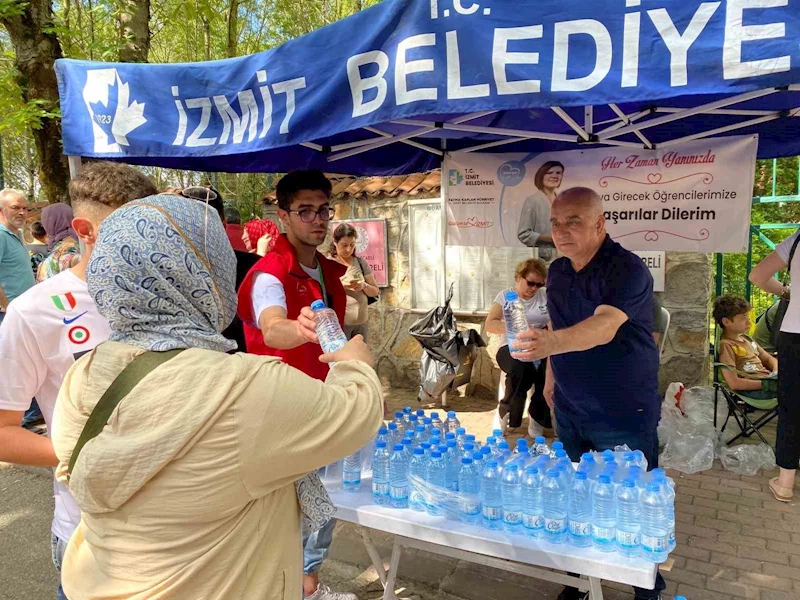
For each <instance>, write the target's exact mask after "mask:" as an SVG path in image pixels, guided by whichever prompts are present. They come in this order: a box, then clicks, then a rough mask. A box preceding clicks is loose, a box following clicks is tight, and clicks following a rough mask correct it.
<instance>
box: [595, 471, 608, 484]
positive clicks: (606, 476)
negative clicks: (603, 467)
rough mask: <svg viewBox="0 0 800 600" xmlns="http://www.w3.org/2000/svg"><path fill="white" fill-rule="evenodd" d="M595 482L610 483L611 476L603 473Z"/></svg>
mask: <svg viewBox="0 0 800 600" xmlns="http://www.w3.org/2000/svg"><path fill="white" fill-rule="evenodd" d="M597 481H598V482H599V483H611V476H610V475H606V474H605V473H603V474H602V475H600V477H598V478H597Z"/></svg>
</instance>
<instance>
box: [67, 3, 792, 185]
mask: <svg viewBox="0 0 800 600" xmlns="http://www.w3.org/2000/svg"><path fill="white" fill-rule="evenodd" d="M798 39H800V0H720V1H716V2H700V1H697V0H685V1H682V2H675V1H673V0H647V1H646V2H642V0H591V1H589V2H587V1H586V0H386V1H384V2H382V3H380V4H378V5H376V6H373V7H372V8H370V9H367V10H364V11H362V12H360V13H358V14H356V15H353V16H352V17H349V18H347V19H344V20H342V21H339V22H337V23H334V24H332V25H329V26H327V27H325V28H322V29H319V30H317V31H314V32H313V33H311V34H309V35H306V36H304V37H302V38H298V39H296V40H292V41H290V42H288V43H286V44H283V45H282V46H279V47H277V48H274V49H272V50H269V51H266V52H261V53H258V54H254V55H250V56H244V57H240V58H234V59H227V60H221V61H214V62H205V63H189V64H116V63H97V62H89V61H77V60H59V61H57V63H56V72H57V75H58V81H59V93H60V97H61V109H62V113H63V135H64V151H65V153H66V154H69V155H75V156H86V157H99V158H112V159H120V160H125V161H127V162H131V163H139V164H151V165H161V166H167V167H180V168H189V169H198V170H217V171H275V172H280V171H286V170H288V169H291V168H299V167H317V168H322V169H324V170H327V171H335V172H342V173H354V174H395V173H402V172H410V171H419V170H426V169H430V168H434V167H438V166H439V165H440V163H441V160H442V157H443V154H444V152H443V148H446V150H471V151H480V150H484V149H488V148H492V147H494V148H496V147H498V146H505V147H504V148H503V150H504V151H505V150H508V151H510V152H530V151H557V150H566V149H569V148H570V147H573V148H574V145H575V144H576V143H580V144H582V145H584V147H597V146H631V147H637V148H647V149H652V148H654V147H655V146H657V145H659V144H662V143H665V142H675V141H683V140H690V139H697V138H700V137H707V136H710V135H727V134H729V133H731V132H733V133H735V134H750V133H758V134H759V136H760V141H761V147H760V155H761V156H783V155H790V154H800V135H798V133H800V121H798V119H797V118H796V117H797V115H798V114H800V111H798V107H800V45H798V44H797V40H798Z"/></svg>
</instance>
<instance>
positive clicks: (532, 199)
mask: <svg viewBox="0 0 800 600" xmlns="http://www.w3.org/2000/svg"><path fill="white" fill-rule="evenodd" d="M563 180H564V165H563V164H561V163H560V162H558V161H556V160H548V161H547V162H546V163H544V164H543V165H542V166H541V167H539V170H538V171H536V175H535V176H534V178H533V183H534V185H535V186H536V192H534V193H533V194H532V195H530V196H528V197H527V198H526V199H525V204H523V205H522V213H520V216H519V228H518V229H517V238H518V239H519V241H520V242H522V243H523V244H525V245H526V246H528V247H530V248H533V247H537V248H539V255H540V257H541V258H543V259H546V260H547V259H549V258H550V255H551V254H552V252H553V249H554V246H553V236H552V234H551V231H550V207H551V206H552V204H553V201H554V200H555V199H556V196H557V195H558V189H559V188H560V187H561V183H562V182H563ZM545 254H547V256H545Z"/></svg>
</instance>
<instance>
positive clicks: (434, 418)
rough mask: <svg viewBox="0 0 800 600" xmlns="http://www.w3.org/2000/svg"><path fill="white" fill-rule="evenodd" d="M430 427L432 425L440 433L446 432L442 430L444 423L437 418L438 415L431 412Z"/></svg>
mask: <svg viewBox="0 0 800 600" xmlns="http://www.w3.org/2000/svg"><path fill="white" fill-rule="evenodd" d="M431 425H433V426H434V427H435V428H436V429H438V430H439V431H442V432H444V431H447V430H446V429H445V428H444V423H443V422H442V420H441V419H440V418H439V413H438V412H432V413H431Z"/></svg>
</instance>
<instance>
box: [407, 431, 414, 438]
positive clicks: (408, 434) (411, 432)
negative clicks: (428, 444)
mask: <svg viewBox="0 0 800 600" xmlns="http://www.w3.org/2000/svg"><path fill="white" fill-rule="evenodd" d="M405 437H407V438H413V437H414V432H413V431H406V433H405Z"/></svg>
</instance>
